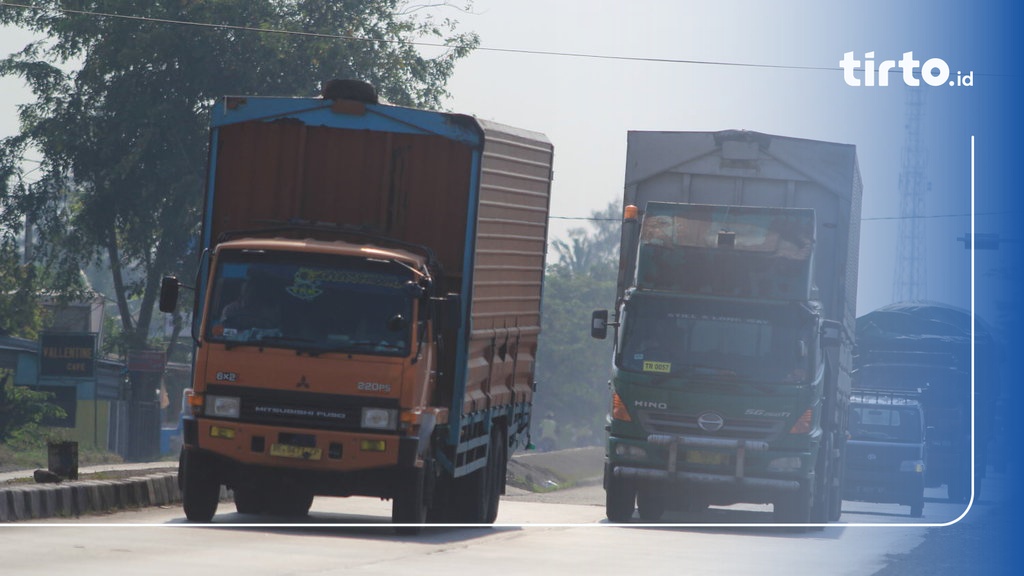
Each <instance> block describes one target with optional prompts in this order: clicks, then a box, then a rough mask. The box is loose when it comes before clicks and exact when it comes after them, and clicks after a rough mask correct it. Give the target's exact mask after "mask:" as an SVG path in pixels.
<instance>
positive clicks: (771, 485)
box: [608, 434, 806, 502]
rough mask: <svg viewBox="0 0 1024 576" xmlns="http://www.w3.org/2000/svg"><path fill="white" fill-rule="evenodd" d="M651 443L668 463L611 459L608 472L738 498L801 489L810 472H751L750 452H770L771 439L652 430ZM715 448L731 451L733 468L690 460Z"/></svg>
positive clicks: (751, 498)
mask: <svg viewBox="0 0 1024 576" xmlns="http://www.w3.org/2000/svg"><path fill="white" fill-rule="evenodd" d="M647 444H650V445H653V446H658V447H662V448H663V449H664V450H665V452H666V456H665V460H664V465H663V466H662V467H653V466H651V465H649V463H647V465H644V464H639V463H638V464H633V463H630V462H625V461H615V462H610V463H609V467H608V473H610V474H612V475H613V476H615V477H616V478H623V479H628V480H633V481H637V482H649V483H664V484H670V485H681V486H689V487H691V488H693V489H695V490H698V491H710V492H715V493H718V494H721V495H723V496H724V495H726V494H731V495H734V498H733V499H734V500H735V501H736V502H741V501H748V502H754V501H761V500H771V499H772V498H773V497H775V496H778V495H779V494H788V493H792V492H796V491H797V490H799V489H800V486H801V478H802V477H803V476H806V475H805V474H800V473H799V471H794V474H792V475H791V477H790V478H773V477H767V476H764V475H762V474H761V473H760V471H756V472H755V474H754V475H750V474H749V472H750V470H748V466H747V465H748V458H747V456H748V454H750V453H759V454H766V453H768V451H769V445H768V443H767V442H764V441H760V440H742V439H730V438H711V437H705V436H687V435H675V434H651V435H649V436H648V437H647ZM702 450H712V451H718V452H721V453H725V454H728V456H729V461H730V463H731V469H730V470H729V471H728V472H725V471H722V470H715V471H706V470H705V471H702V470H695V469H694V468H698V467H697V466H694V465H693V464H691V463H688V462H687V461H686V457H685V454H686V452H687V451H702Z"/></svg>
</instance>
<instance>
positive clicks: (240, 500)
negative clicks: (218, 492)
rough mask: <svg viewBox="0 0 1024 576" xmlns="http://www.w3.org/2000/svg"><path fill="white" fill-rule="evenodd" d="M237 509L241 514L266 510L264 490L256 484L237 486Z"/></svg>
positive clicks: (258, 512)
mask: <svg viewBox="0 0 1024 576" xmlns="http://www.w3.org/2000/svg"><path fill="white" fill-rule="evenodd" d="M232 492H234V494H235V510H237V511H238V513H239V514H262V513H263V512H265V511H266V502H265V501H264V495H263V492H262V491H261V490H260V489H259V488H258V487H256V486H236V487H235V488H233V489H232Z"/></svg>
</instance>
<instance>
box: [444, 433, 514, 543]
mask: <svg viewBox="0 0 1024 576" xmlns="http://www.w3.org/2000/svg"><path fill="white" fill-rule="evenodd" d="M504 437H505V433H504V430H502V429H500V427H498V426H496V427H495V428H494V430H493V431H492V432H491V437H490V444H489V448H488V457H487V463H486V464H485V465H484V467H483V468H481V469H479V470H477V471H476V472H473V473H471V474H469V475H467V476H463V477H462V478H459V479H457V480H456V481H455V492H454V493H455V495H456V498H459V502H458V503H457V509H458V513H457V514H458V518H457V521H458V522H464V523H467V524H492V523H494V521H495V520H496V519H497V516H498V502H499V501H500V499H501V489H502V486H504V480H505V478H504V474H505V462H503V459H504V455H505V454H506V451H505V450H504V449H503V448H504V444H505V442H504V440H503V438H504ZM499 476H500V478H499Z"/></svg>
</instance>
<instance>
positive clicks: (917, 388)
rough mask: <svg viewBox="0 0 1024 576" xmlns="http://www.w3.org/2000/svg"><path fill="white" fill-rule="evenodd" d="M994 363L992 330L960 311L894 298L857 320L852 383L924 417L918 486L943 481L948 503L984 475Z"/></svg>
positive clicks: (965, 496)
mask: <svg viewBox="0 0 1024 576" xmlns="http://www.w3.org/2000/svg"><path fill="white" fill-rule="evenodd" d="M972 327H973V339H974V342H973V354H974V366H973V368H974V370H973V373H972V365H971V361H972V360H971V356H972ZM999 365H1000V356H999V350H998V348H997V346H996V343H995V340H994V338H993V334H992V331H991V330H990V329H989V328H988V326H987V324H986V323H985V322H983V321H981V320H980V319H973V320H972V315H971V313H970V311H968V310H963V309H960V308H956V307H954V306H950V305H947V304H941V303H937V302H897V303H893V304H889V305H887V306H883V307H881V308H879V309H878V310H874V311H872V312H869V313H867V314H865V315H863V316H861V317H860V318H858V319H857V348H856V355H855V356H854V367H855V371H854V387H855V388H856V389H858V390H863V391H869V390H898V391H901V392H902V393H904V394H910V395H913V396H914V397H916V398H917V399H918V400H919V401H920V403H921V406H922V407H923V409H924V413H925V418H926V420H927V422H928V431H927V434H928V436H927V442H928V459H927V461H926V465H927V468H926V474H925V481H926V485H927V486H928V487H937V486H941V485H943V484H945V485H946V492H947V497H948V499H949V500H950V501H951V502H968V501H969V500H970V498H971V496H972V494H975V495H976V494H978V493H979V490H980V482H978V481H979V480H981V479H982V478H984V477H985V473H986V468H987V464H988V460H989V444H990V443H991V441H992V440H993V438H994V436H995V433H996V421H997V418H998V415H997V409H996V407H997V402H998V400H999V394H1000V390H999V381H1000V375H999V371H1000V366H999ZM972 376H973V377H972ZM972 408H973V414H972ZM972 453H973V454H972ZM972 456H973V459H974V468H973V471H972V467H971V459H972ZM972 485H973V486H974V490H973V491H972Z"/></svg>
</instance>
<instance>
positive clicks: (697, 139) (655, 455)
mask: <svg viewBox="0 0 1024 576" xmlns="http://www.w3.org/2000/svg"><path fill="white" fill-rule="evenodd" d="M860 201H861V181H860V176H859V169H858V166H857V156H856V149H855V147H854V146H852V145H844V144H834V143H829V142H821V141H815V140H805V139H798V138H789V137H782V136H773V135H768V134H761V133H756V132H747V131H723V132H630V133H629V135H628V149H627V165H626V178H625V194H624V202H623V206H624V219H623V223H622V243H621V247H620V250H621V253H620V261H619V279H618V292H617V300H616V303H615V309H614V316H613V318H609V313H608V311H607V310H598V311H595V312H594V314H593V318H592V326H591V333H592V335H593V336H594V337H595V338H605V337H606V336H607V334H608V327H609V326H611V327H613V328H614V329H615V334H614V336H615V346H614V363H613V371H612V377H611V382H610V385H611V389H612V390H611V392H612V398H611V413H610V418H609V426H608V446H607V453H606V462H605V473H604V487H605V491H606V497H607V501H606V507H607V516H608V519H609V520H611V521H612V522H627V521H629V520H631V519H632V517H633V513H634V510H636V511H638V512H639V516H640V519H641V520H643V521H647V522H654V521H658V520H660V519H661V517H662V515H663V513H664V512H665V511H666V510H684V511H697V510H702V509H704V508H706V507H707V506H710V505H730V504H735V503H740V502H746V503H771V504H773V509H774V514H775V518H776V520H777V521H778V522H785V523H796V524H808V523H814V524H818V523H825V522H828V521H832V520H837V519H838V518H839V514H840V508H841V498H842V485H841V484H842V477H843V470H842V468H843V457H844V451H845V445H846V439H847V422H848V418H849V396H850V381H851V371H852V349H853V338H854V332H855V331H854V328H855V318H856V315H855V312H856V310H855V303H856V286H857V255H858V250H859V222H860Z"/></svg>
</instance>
